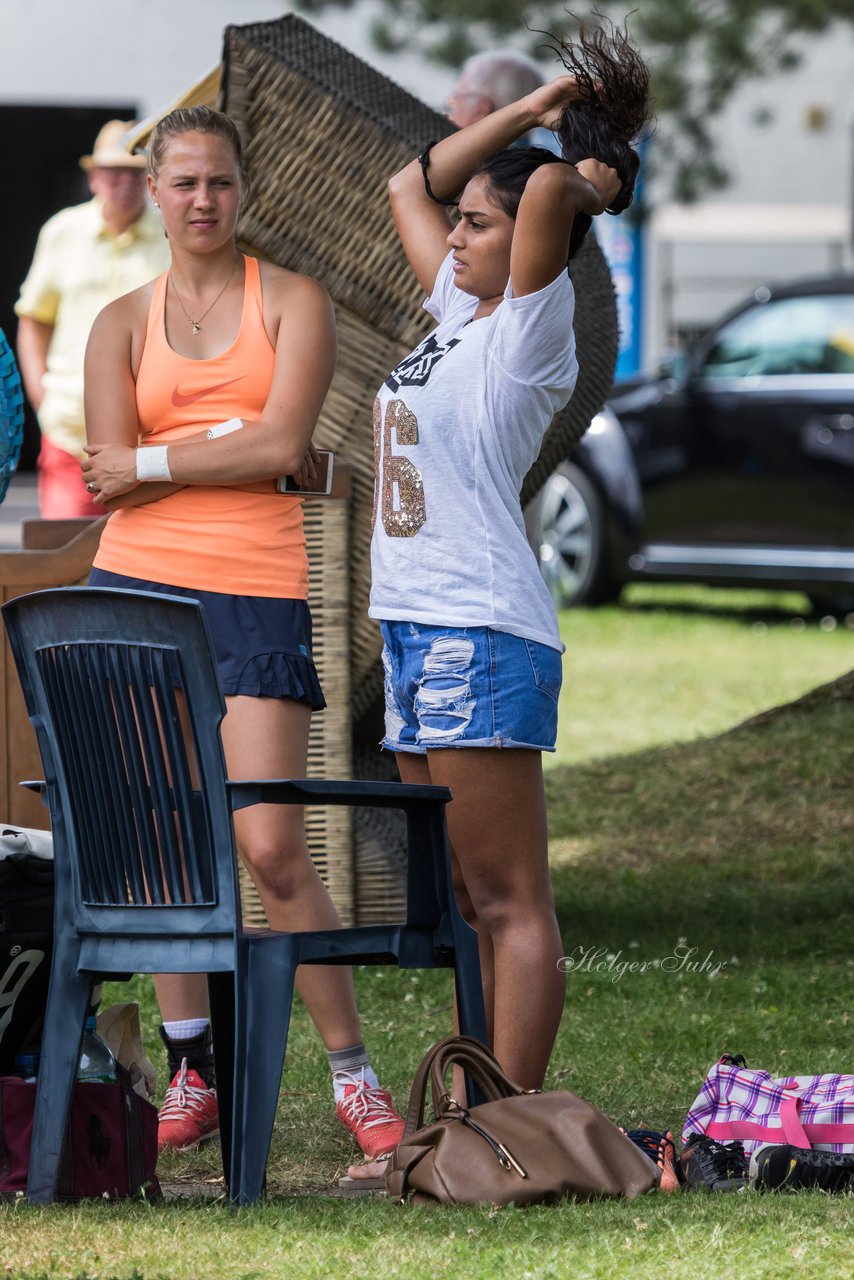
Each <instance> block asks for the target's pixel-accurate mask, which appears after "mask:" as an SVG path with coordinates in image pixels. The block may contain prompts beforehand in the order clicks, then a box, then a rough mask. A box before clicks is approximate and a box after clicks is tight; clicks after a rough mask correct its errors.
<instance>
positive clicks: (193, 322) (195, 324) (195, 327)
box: [169, 258, 238, 336]
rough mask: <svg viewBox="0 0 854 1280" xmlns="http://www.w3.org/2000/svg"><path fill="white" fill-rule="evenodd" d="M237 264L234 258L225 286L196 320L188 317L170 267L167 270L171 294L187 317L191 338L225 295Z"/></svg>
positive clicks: (188, 314)
mask: <svg viewBox="0 0 854 1280" xmlns="http://www.w3.org/2000/svg"><path fill="white" fill-rule="evenodd" d="M237 262H238V259H237V258H235V259H234V266H233V267H232V268H231V275H230V276H229V277H228V279H227V280H226V282H225V284H224V285H223V286H222V288H221V289H220V291H219V293H218V294H217V295H216V297H215V298H214V300H213V302H212V303H211V305H210V306H209V307H208V309H207V311H203V312H202V314H201V315H200V316H199V318H198V320H194V319H193V317H192V316H191V315H190V313H189V311H188V310H187V308H186V307H185V306H184V304H183V302H182V301H181V295H180V293H179V292H178V290H177V288H176V286H175V277H174V276H173V275H172V269H171V267H170V269H169V280H170V281H171V284H172V292H173V293H174V294H175V297H176V298H177V299H178V306H179V307H180V308H181V310H182V311H183V312H184V315H185V316H186V317H187V319H188V321H189V322H190V329H191V330H192V333H193V336H195V335H196V334H197V333H198V332H199V331H200V329H201V327H202V321H203V320H204V318H205V316H206V315H207V314H208V311H213V309H214V307H215V306H216V304H217V303H218V302H219V300H220V298H221V297H222V295H223V294H224V293H225V291H226V289H227V288H228V286H229V285H230V284H231V282H232V280H233V278H234V273H235V271H236V270H237Z"/></svg>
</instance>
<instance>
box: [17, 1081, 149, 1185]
mask: <svg viewBox="0 0 854 1280" xmlns="http://www.w3.org/2000/svg"><path fill="white" fill-rule="evenodd" d="M116 1074H117V1077H118V1079H117V1081H116V1083H115V1084H112V1083H90V1082H88V1081H86V1082H84V1081H77V1083H76V1084H75V1086H74V1096H73V1099H72V1103H71V1111H70V1113H69V1122H68V1130H67V1132H66V1135H65V1144H64V1146H63V1150H62V1160H61V1162H60V1167H59V1180H58V1182H57V1188H56V1198H57V1200H64V1201H69V1200H88V1199H109V1200H118V1199H121V1198H122V1197H124V1196H132V1195H135V1194H136V1193H137V1192H139V1191H144V1192H145V1195H146V1196H147V1198H148V1199H159V1198H160V1194H161V1192H160V1184H159V1183H158V1181H157V1174H156V1172H155V1169H156V1165H157V1110H156V1108H155V1107H153V1106H152V1105H151V1103H150V1102H145V1101H144V1100H143V1099H142V1098H140V1096H139V1094H138V1093H135V1092H134V1089H133V1087H132V1085H131V1082H130V1077H129V1075H128V1073H127V1072H126V1071H125V1070H124V1068H123V1067H121V1066H120V1065H117V1066H116ZM35 1100H36V1086H35V1084H32V1083H30V1082H28V1081H26V1080H21V1079H19V1078H18V1077H17V1076H4V1077H3V1078H0V1200H15V1199H17V1198H18V1197H19V1196H21V1195H23V1194H24V1193H25V1192H26V1189H27V1170H28V1168H29V1162H30V1142H31V1140H32V1134H33V1113H34V1110H35Z"/></svg>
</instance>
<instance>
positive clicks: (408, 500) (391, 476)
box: [371, 400, 427, 538]
mask: <svg viewBox="0 0 854 1280" xmlns="http://www.w3.org/2000/svg"><path fill="white" fill-rule="evenodd" d="M392 433H394V434H395V436H396V437H397V443H398V444H405V445H413V444H418V419H417V418H416V417H415V414H414V413H413V412H412V410H411V409H408V408H407V407H406V405H405V404H404V403H403V401H402V400H389V402H388V404H387V405H386V410H385V419H383V417H382V405H381V404H380V402H379V400H375V401H374V513H373V516H372V518H371V529H373V527H374V525H375V523H376V519H377V506H378V505H379V506H380V508H381V512H382V522H383V528H384V529H385V531H386V533H387V534H388V536H389V537H390V538H412V537H414V535H415V534H416V533H417V532H418V530H419V529H420V528H421V526H422V525H423V523H424V521H425V520H426V519H427V512H426V509H425V506H424V482H423V481H422V479H421V472H420V471H419V470H418V468H417V467H416V466H415V465H414V464H413V463H412V462H410V460H409V458H404V457H402V456H401V455H400V454H397V453H392ZM381 434H382V451H381V450H380V435H381ZM395 490H397V492H396V493H395ZM395 498H396V499H397V506H396V507H395Z"/></svg>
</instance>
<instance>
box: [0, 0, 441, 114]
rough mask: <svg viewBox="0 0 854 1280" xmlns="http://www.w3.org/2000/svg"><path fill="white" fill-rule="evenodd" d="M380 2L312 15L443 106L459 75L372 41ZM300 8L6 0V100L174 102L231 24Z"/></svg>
mask: <svg viewBox="0 0 854 1280" xmlns="http://www.w3.org/2000/svg"><path fill="white" fill-rule="evenodd" d="M373 8H374V6H373V5H372V3H371V0H368V3H367V4H365V3H363V4H361V5H360V6H359V9H358V12H357V11H354V10H342V9H333V8H330V9H328V10H327V11H326V12H325V13H324V14H322V15H319V16H317V15H312V16H311V18H310V19H309V21H311V22H312V23H313V25H314V26H317V27H319V28H320V29H321V30H322V31H325V32H326V34H327V35H328V36H330V38H331V39H333V40H337V41H338V43H339V44H343V45H346V46H347V47H348V48H350V49H352V50H353V51H354V52H355V53H357V54H358V55H359V56H360V57H362V58H365V59H366V61H368V62H371V63H372V64H373V65H374V66H376V67H377V68H378V69H379V70H380V71H383V72H385V74H386V75H388V76H391V77H392V79H394V80H397V81H398V83H399V84H402V85H405V86H406V87H407V88H409V89H410V90H411V91H412V92H413V93H416V94H418V95H419V96H420V97H422V98H424V100H425V101H426V102H429V103H430V104H431V105H434V106H441V104H442V103H443V101H444V100H445V99H446V98H447V97H448V94H449V93H450V90H451V88H452V87H453V84H454V81H455V75H454V73H453V72H451V71H447V70H442V69H437V68H434V67H433V66H431V65H429V64H427V63H425V62H424V60H423V59H422V58H419V57H415V56H412V55H406V54H399V55H398V54H395V55H383V54H380V53H378V52H377V51H376V50H375V49H373V48H372V46H371V43H370V36H369V23H370V18H371V14H372V11H373ZM289 12H293V6H292V5H289V4H284V3H281V2H280V0H77V2H76V3H75V2H74V0H0V102H2V103H3V104H13V103H14V104H20V105H27V104H35V103H39V104H42V105H53V104H57V103H75V104H85V105H88V106H96V105H98V103H101V102H104V103H109V102H116V101H119V102H121V101H127V100H129V99H130V100H136V101H137V102H138V103H139V104H140V114H141V116H143V117H146V116H149V115H153V114H154V113H155V112H156V111H158V110H161V109H162V108H163V107H165V106H167V105H168V104H169V103H170V102H171V101H172V100H173V99H174V98H176V97H177V96H178V95H179V94H180V93H181V92H182V91H183V90H184V89H186V88H187V87H188V86H189V85H190V84H192V83H193V82H194V81H196V80H199V79H201V77H202V76H203V75H204V74H205V73H206V72H207V71H209V70H210V69H211V67H213V66H214V65H215V64H216V63H217V62H219V60H220V55H221V51H222V32H223V29H224V28H225V27H226V26H229V25H238V26H239V25H243V24H245V23H248V22H266V21H269V20H271V19H273V18H279V17H281V16H282V15H283V14H285V13H289Z"/></svg>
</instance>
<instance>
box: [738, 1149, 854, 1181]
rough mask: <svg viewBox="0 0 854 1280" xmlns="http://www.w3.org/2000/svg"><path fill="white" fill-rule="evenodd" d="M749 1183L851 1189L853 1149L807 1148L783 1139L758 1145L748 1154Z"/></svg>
mask: <svg viewBox="0 0 854 1280" xmlns="http://www.w3.org/2000/svg"><path fill="white" fill-rule="evenodd" d="M750 1183H751V1186H754V1187H756V1188H757V1189H758V1190H760V1191H783V1190H785V1191H802V1190H803V1189H804V1188H807V1187H815V1188H818V1190H820V1191H854V1152H850V1151H809V1150H804V1148H802V1147H792V1146H789V1144H788V1143H785V1142H780V1143H774V1144H772V1145H769V1146H767V1147H760V1148H759V1149H758V1151H754V1152H753V1155H752V1156H751V1157H750Z"/></svg>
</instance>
